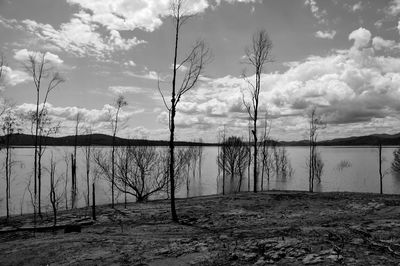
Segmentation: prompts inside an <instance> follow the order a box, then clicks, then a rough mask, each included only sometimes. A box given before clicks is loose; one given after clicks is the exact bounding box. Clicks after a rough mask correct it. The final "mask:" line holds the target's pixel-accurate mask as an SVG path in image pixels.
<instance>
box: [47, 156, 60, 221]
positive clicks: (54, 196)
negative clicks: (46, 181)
mask: <svg viewBox="0 0 400 266" xmlns="http://www.w3.org/2000/svg"><path fill="white" fill-rule="evenodd" d="M56 165H57V163H56V161H54V158H53V153H51V159H50V168H49V170H48V171H49V176H50V192H49V196H50V204H51V207H52V210H53V227H54V228H55V227H56V224H57V211H58V209H59V206H60V203H61V200H62V198H63V196H64V195H63V193H60V192H59V191H58V185H59V183H60V182H61V179H60V178H57V179H56V178H55V174H56Z"/></svg>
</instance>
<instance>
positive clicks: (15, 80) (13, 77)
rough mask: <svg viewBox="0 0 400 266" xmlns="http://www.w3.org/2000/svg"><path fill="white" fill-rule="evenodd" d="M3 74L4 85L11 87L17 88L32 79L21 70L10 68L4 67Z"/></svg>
mask: <svg viewBox="0 0 400 266" xmlns="http://www.w3.org/2000/svg"><path fill="white" fill-rule="evenodd" d="M3 71H4V72H3V74H4V84H5V85H9V86H15V85H18V84H20V83H24V82H27V81H28V80H30V79H31V78H32V77H31V76H30V75H29V74H28V73H26V72H24V71H21V70H15V69H12V68H10V67H8V66H3Z"/></svg>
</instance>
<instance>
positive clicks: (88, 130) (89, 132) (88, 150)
mask: <svg viewBox="0 0 400 266" xmlns="http://www.w3.org/2000/svg"><path fill="white" fill-rule="evenodd" d="M92 151H93V147H92V129H91V128H90V127H87V128H86V143H85V146H84V147H83V153H84V154H85V165H86V192H87V194H86V204H87V206H88V207H89V206H90V163H91V156H92Z"/></svg>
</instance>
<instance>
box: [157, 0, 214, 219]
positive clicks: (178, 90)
mask: <svg viewBox="0 0 400 266" xmlns="http://www.w3.org/2000/svg"><path fill="white" fill-rule="evenodd" d="M170 11H171V16H172V19H173V26H174V29H175V45H174V62H173V73H172V91H171V100H170V101H171V104H170V105H168V104H167V102H166V100H165V97H164V95H163V93H162V89H161V88H160V82H159V83H158V85H159V86H158V89H159V91H160V94H161V96H162V98H163V101H164V104H165V106H166V108H167V110H168V112H169V131H170V139H169V154H170V159H169V177H170V189H171V193H170V194H171V216H172V220H173V221H175V222H178V215H177V214H176V207H175V182H174V181H175V172H174V169H175V167H174V163H175V155H174V149H175V143H174V141H175V116H176V108H177V105H178V103H179V101H180V100H181V98H182V96H183V95H184V94H185V93H187V92H188V91H190V90H191V89H193V88H194V87H195V86H196V84H197V82H198V80H199V77H200V75H201V73H202V72H203V71H204V67H205V65H206V63H207V62H208V61H209V60H210V51H209V49H208V48H207V46H206V44H205V43H204V41H197V42H196V43H195V44H194V46H193V47H192V49H191V51H190V52H189V54H188V55H187V56H186V57H185V58H184V59H183V60H182V61H181V62H180V63H178V50H179V49H178V48H179V37H180V31H181V29H182V26H183V25H184V24H186V23H187V22H188V21H189V20H190V19H191V18H192V17H193V14H192V13H191V12H190V10H189V7H188V2H187V1H186V0H172V1H171V7H170ZM183 66H185V67H186V70H185V71H184V74H183V77H182V81H181V82H180V85H178V81H177V79H178V75H177V71H178V69H179V68H181V70H184V67H183Z"/></svg>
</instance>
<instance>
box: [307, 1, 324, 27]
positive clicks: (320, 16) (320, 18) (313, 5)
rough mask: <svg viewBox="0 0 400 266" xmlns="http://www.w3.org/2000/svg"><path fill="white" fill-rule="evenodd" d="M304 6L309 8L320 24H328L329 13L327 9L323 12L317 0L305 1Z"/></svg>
mask: <svg viewBox="0 0 400 266" xmlns="http://www.w3.org/2000/svg"><path fill="white" fill-rule="evenodd" d="M304 5H306V6H309V7H310V10H311V13H312V14H313V16H314V17H315V18H316V19H318V23H320V24H326V23H327V20H326V16H327V12H326V10H325V9H323V10H321V9H320V8H319V7H318V5H317V2H316V1H315V0H305V2H304Z"/></svg>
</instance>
